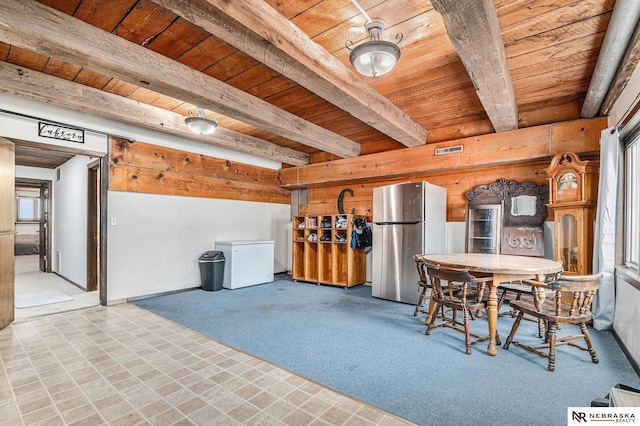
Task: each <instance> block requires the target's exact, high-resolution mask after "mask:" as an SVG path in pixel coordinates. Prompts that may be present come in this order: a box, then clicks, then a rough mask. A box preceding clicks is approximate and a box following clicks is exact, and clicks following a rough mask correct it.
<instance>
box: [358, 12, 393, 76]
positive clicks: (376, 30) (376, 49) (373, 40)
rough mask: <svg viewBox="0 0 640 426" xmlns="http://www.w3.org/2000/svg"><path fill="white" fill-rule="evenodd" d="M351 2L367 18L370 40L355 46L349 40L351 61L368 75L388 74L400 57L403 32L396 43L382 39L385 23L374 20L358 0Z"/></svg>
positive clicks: (361, 71)
mask: <svg viewBox="0 0 640 426" xmlns="http://www.w3.org/2000/svg"><path fill="white" fill-rule="evenodd" d="M351 2H352V3H353V4H354V5H355V6H356V7H357V8H358V10H360V12H361V13H362V14H363V15H364V17H365V18H366V19H367V25H366V28H367V32H368V33H369V41H366V42H364V43H362V44H361V45H359V46H356V47H353V42H352V41H351V40H347V41H346V42H345V47H346V48H347V49H349V50H350V51H351V53H350V54H349V61H350V62H351V65H353V67H354V68H355V69H356V70H357V71H358V72H359V73H360V74H362V75H364V76H367V77H379V76H381V75H385V74H387V73H388V72H389V71H391V69H392V68H393V67H394V66H395V64H396V62H398V59H400V47H398V45H399V44H400V42H401V41H402V37H403V36H402V33H398V34H397V35H396V43H395V44H394V43H391V42H389V41H382V40H380V34H381V33H382V31H384V23H383V22H382V21H380V20H372V19H371V18H370V17H369V15H367V12H365V10H364V9H363V8H362V6H360V4H359V3H358V2H357V1H356V0H351Z"/></svg>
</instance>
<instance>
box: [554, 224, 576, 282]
mask: <svg viewBox="0 0 640 426" xmlns="http://www.w3.org/2000/svg"><path fill="white" fill-rule="evenodd" d="M556 224H557V225H556V228H557V229H556V233H557V235H556V255H557V258H558V259H557V260H559V261H561V262H562V265H563V267H564V270H565V271H566V272H578V265H579V260H580V258H579V251H578V221H577V219H576V217H575V215H574V214H571V213H561V215H560V218H559V220H557V221H556Z"/></svg>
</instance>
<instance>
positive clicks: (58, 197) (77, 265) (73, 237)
mask: <svg viewBox="0 0 640 426" xmlns="http://www.w3.org/2000/svg"><path fill="white" fill-rule="evenodd" d="M94 160H95V159H94V158H91V157H84V156H75V157H73V158H72V159H70V160H69V161H67V162H66V163H64V164H63V165H62V166H60V167H59V169H60V180H56V179H53V192H54V197H53V198H52V201H53V202H52V210H53V211H54V212H55V218H53V220H52V235H51V242H52V250H51V252H52V253H51V259H52V262H51V269H52V271H54V272H57V273H58V274H60V275H61V276H63V277H65V278H67V279H68V280H70V281H72V282H74V283H75V284H77V285H79V286H80V287H84V288H86V287H87V164H89V163H91V162H92V161H94Z"/></svg>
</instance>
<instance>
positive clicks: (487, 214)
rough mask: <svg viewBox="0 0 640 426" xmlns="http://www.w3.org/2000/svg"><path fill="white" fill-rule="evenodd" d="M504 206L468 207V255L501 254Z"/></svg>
mask: <svg viewBox="0 0 640 426" xmlns="http://www.w3.org/2000/svg"><path fill="white" fill-rule="evenodd" d="M501 224H502V205H501V204H485V205H477V206H467V242H466V251H467V253H493V254H496V253H500V226H501Z"/></svg>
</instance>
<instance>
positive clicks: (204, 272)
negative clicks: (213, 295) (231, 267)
mask: <svg viewBox="0 0 640 426" xmlns="http://www.w3.org/2000/svg"><path fill="white" fill-rule="evenodd" d="M198 261H199V263H200V282H201V283H202V289H203V290H207V291H218V290H222V283H223V279H224V261H225V259H224V253H223V252H221V251H214V250H212V251H207V252H204V253H203V254H202V256H200V259H198Z"/></svg>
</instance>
